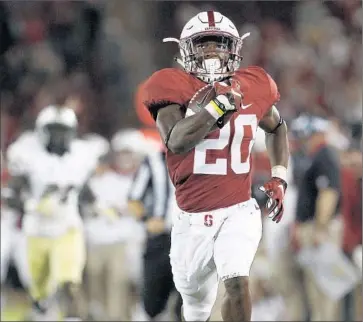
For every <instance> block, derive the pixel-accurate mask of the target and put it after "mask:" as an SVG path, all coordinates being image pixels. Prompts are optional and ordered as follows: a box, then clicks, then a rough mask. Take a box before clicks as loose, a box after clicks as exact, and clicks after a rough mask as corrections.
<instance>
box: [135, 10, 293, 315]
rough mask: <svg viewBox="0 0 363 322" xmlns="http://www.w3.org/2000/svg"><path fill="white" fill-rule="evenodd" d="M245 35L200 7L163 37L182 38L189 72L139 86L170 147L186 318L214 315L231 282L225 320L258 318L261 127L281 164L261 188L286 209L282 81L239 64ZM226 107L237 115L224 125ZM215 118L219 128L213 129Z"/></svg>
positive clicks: (178, 276) (276, 210)
mask: <svg viewBox="0 0 363 322" xmlns="http://www.w3.org/2000/svg"><path fill="white" fill-rule="evenodd" d="M246 36H247V35H244V36H242V37H240V36H239V34H238V31H237V29H236V27H235V26H234V24H233V23H232V22H231V21H230V20H229V19H228V18H227V17H225V16H223V15H222V14H220V13H218V12H212V11H210V12H202V13H199V14H198V15H196V16H195V17H193V18H192V19H190V20H189V21H188V22H187V24H186V25H185V27H184V28H183V31H182V33H181V37H180V40H178V39H175V38H167V39H165V40H164V41H168V40H169V41H170V40H171V41H176V42H178V44H179V49H180V53H181V59H178V61H179V62H180V63H181V65H182V66H183V69H176V68H167V69H162V70H160V71H157V72H156V73H154V74H153V75H152V76H151V77H150V78H149V79H147V80H146V81H145V82H144V83H143V84H142V86H141V88H140V95H141V98H142V102H144V104H145V106H146V107H147V108H148V110H149V111H150V113H151V115H152V116H153V117H154V119H155V120H156V124H157V127H158V129H159V132H160V134H161V136H162V138H163V140H164V143H165V145H166V147H167V158H166V159H167V165H168V170H169V175H170V178H171V180H172V182H173V184H174V185H175V188H176V198H177V203H178V207H179V208H180V209H179V210H180V211H179V212H178V213H177V214H176V215H175V218H174V222H173V230H172V246H171V250H170V259H171V264H172V269H173V275H174V281H175V285H176V287H177V289H178V291H179V292H180V294H181V296H182V298H183V312H182V313H183V317H184V319H185V320H186V321H207V320H208V319H209V317H210V313H211V309H212V307H213V304H214V302H215V299H216V294H217V287H218V282H219V279H222V280H223V281H224V284H225V287H226V296H225V301H224V303H223V306H222V317H223V319H224V320H225V321H250V319H251V300H250V293H249V285H248V276H249V271H250V267H251V265H252V262H253V259H254V256H255V253H256V250H257V247H258V244H259V241H260V239H261V234H262V227H261V214H260V210H259V208H258V206H257V203H256V201H255V200H254V199H252V198H251V177H250V152H251V149H252V146H253V143H254V139H255V134H256V129H257V127H258V126H260V127H261V128H262V129H263V130H264V131H265V132H266V133H267V135H266V145H267V150H268V154H269V158H270V163H271V166H272V169H271V175H272V177H271V179H270V180H269V181H268V182H267V183H266V184H265V185H264V186H263V187H261V189H262V190H263V191H265V192H266V194H267V195H268V197H269V201H268V202H267V208H266V211H267V212H268V214H269V216H270V217H271V218H272V220H274V221H276V222H279V221H280V219H281V217H282V215H283V199H284V193H285V190H286V187H287V183H286V172H287V171H286V170H287V164H288V158H289V148H288V139H287V128H286V124H285V122H284V121H283V119H282V118H281V117H280V115H279V112H278V110H277V109H276V107H275V106H274V104H275V103H276V102H277V101H278V99H279V93H278V90H277V86H276V84H275V82H274V80H273V79H272V78H271V77H270V76H269V75H268V74H267V73H266V72H265V71H264V70H263V69H261V68H259V67H255V66H253V67H248V68H245V69H243V68H241V69H240V67H239V66H240V62H241V60H242V56H241V49H242V42H243V39H244V38H245V37H246ZM207 84H210V88H211V89H212V88H213V89H214V90H215V95H214V96H215V97H214V98H212V99H211V100H210V101H209V102H208V101H207V102H205V103H203V104H201V109H200V111H199V112H196V113H188V114H187V116H186V110H187V109H188V104H189V102H190V100H191V98H192V97H193V96H194V94H195V93H196V92H198V91H199V90H200V89H201V88H202V87H205V86H206V85H207ZM241 97H242V100H241V99H240V98H241ZM226 113H228V114H227V115H229V116H230V115H231V113H233V114H232V116H231V117H230V118H229V120H224V121H223V119H224V115H225V114H226ZM190 114H192V115H190ZM188 115H190V116H188ZM216 123H217V124H218V125H219V129H218V128H217V129H216V130H212V129H215V124H216Z"/></svg>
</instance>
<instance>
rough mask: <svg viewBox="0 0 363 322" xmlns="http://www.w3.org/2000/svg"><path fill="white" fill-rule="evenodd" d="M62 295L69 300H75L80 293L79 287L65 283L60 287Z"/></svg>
mask: <svg viewBox="0 0 363 322" xmlns="http://www.w3.org/2000/svg"><path fill="white" fill-rule="evenodd" d="M62 290H63V292H64V294H65V295H66V296H68V297H70V298H76V297H78V295H79V292H80V285H79V284H76V283H72V282H66V283H64V284H63V285H62Z"/></svg>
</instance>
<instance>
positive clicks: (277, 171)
mask: <svg viewBox="0 0 363 322" xmlns="http://www.w3.org/2000/svg"><path fill="white" fill-rule="evenodd" d="M271 177H277V178H280V179H282V180H284V181H285V182H287V169H286V168H285V167H284V166H282V165H275V166H274V167H272V169H271Z"/></svg>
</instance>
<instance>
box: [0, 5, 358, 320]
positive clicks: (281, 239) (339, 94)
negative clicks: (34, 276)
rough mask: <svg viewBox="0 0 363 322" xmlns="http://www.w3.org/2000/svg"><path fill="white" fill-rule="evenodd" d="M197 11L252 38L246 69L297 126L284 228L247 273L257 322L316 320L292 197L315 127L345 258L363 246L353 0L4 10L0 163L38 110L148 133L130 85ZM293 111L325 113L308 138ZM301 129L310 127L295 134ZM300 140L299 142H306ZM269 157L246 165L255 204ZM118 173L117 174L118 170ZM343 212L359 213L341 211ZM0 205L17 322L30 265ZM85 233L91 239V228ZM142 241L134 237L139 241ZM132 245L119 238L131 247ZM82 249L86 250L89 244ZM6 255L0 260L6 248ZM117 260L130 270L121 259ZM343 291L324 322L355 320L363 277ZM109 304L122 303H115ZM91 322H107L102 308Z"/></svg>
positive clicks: (112, 130) (82, 123)
mask: <svg viewBox="0 0 363 322" xmlns="http://www.w3.org/2000/svg"><path fill="white" fill-rule="evenodd" d="M206 10H215V11H219V12H221V13H222V14H224V15H226V16H227V17H229V18H230V19H231V20H232V21H233V22H234V23H235V24H236V26H237V27H238V29H239V31H240V34H243V33H244V32H251V36H250V37H249V38H247V40H246V41H245V42H244V51H243V55H244V60H243V62H242V65H243V66H248V65H258V66H261V67H263V68H265V69H266V70H267V71H268V73H269V74H270V75H271V76H272V77H273V78H274V80H275V81H276V83H277V85H278V87H279V91H280V93H281V100H280V102H279V103H278V108H279V110H280V111H281V114H282V116H283V117H284V119H285V120H286V122H287V124H288V126H289V127H290V128H291V129H297V130H296V131H291V137H290V143H291V152H292V161H291V167H290V170H291V173H290V176H291V178H290V182H289V189H288V191H289V193H288V195H287V200H286V210H285V212H286V215H285V218H284V221H283V223H282V224H280V225H279V226H272V225H270V223H269V222H266V225H265V229H264V237H263V241H262V243H261V247H260V250H259V254H258V256H257V259H256V261H255V263H254V267H253V269H252V273H251V274H252V277H254V281H255V282H254V288H253V305H254V313H253V314H254V317H253V318H254V320H259V321H261V320H265V321H274V320H276V321H277V320H278V321H281V320H296V321H299V320H300V321H301V320H309V319H310V320H312V313H311V312H312V310H313V308H312V307H311V305H310V304H309V301H308V300H307V297H308V296H307V294H306V293H307V290H306V285H304V281H303V272H304V269H306V267H305V266H304V267H303V265H302V264H301V263H300V262H299V261H298V260H297V258H298V256H297V253H298V250H299V247H298V246H297V245H296V236H295V235H294V234H295V233H294V231H295V227H296V225H297V222H296V218H295V213H296V211H297V210H296V208H297V205H299V204H298V202H297V200H298V196H299V193H301V191H300V189H304V188H303V187H302V185H301V182H303V181H304V175H305V174H306V171H307V169H308V168H309V166H310V163H311V162H312V159H313V156H311V155H310V154H309V153H307V152H306V148H305V143H306V142H305V141H306V140H309V139H310V137H311V136H313V135H314V133H316V132H317V131H318V132H324V135H325V140H326V142H327V144H329V145H330V146H331V147H332V149H334V151H335V152H336V154H337V156H338V157H339V162H340V169H339V171H340V172H339V173H340V178H341V182H342V184H341V185H340V186H339V193H340V194H341V202H340V208H339V211H338V216H337V218H338V219H339V220H340V228H339V229H340V231H341V233H340V235H339V237H340V238H339V240H340V242H339V245H340V246H339V247H341V249H342V252H343V253H344V255H345V256H346V258H347V259H348V260H349V261H350V262H351V263H353V262H354V259H353V257H354V256H353V253H354V251H355V250H357V249H358V248H357V247H359V245H360V247H361V244H362V234H361V229H360V227H361V220H362V210H361V196H362V191H361V189H362V185H361V182H362V181H361V176H362V173H361V171H362V169H361V168H362V155H361V134H362V57H363V53H362V43H361V40H362V13H363V11H362V2H361V1H358V0H357V1H355V0H340V1H325V2H320V1H280V2H277V1H276V2H270V1H233V2H232V1H231V2H227V1H219V2H218V1H210V2H205V1H201V2H199V1H178V2H174V1H155V2H151V1H112V0H110V1H102V2H101V1H2V2H0V42H1V44H0V68H1V69H0V75H1V77H0V81H1V86H0V91H1V93H0V94H1V95H0V106H1V151H2V157H3V156H5V155H6V150H7V148H8V146H9V145H10V144H11V143H12V142H14V140H16V138H18V137H19V136H20V135H21V134H22V133H23V132H24V131H27V130H31V129H32V128H33V126H34V120H35V118H36V116H37V114H38V113H39V111H40V110H41V109H43V108H44V107H46V106H47V105H51V104H55V105H61V106H63V105H65V106H68V107H70V108H72V109H74V111H75V112H76V114H77V116H78V119H79V129H78V132H79V136H80V137H86V136H87V135H88V137H89V135H90V134H92V135H94V137H97V138H99V139H102V140H107V141H108V142H110V140H111V139H112V138H113V137H114V135H115V134H116V133H118V132H119V131H122V130H123V129H130V128H133V129H136V130H139V129H142V130H143V131H144V132H143V133H145V129H147V130H150V131H151V132H152V131H153V129H154V124H153V122H152V121H151V119H150V117H149V116H148V114H147V111H146V110H145V109H144V107H143V105H142V102H140V101H139V100H138V92H137V90H138V86H139V85H140V83H141V82H143V81H144V80H145V79H146V78H147V77H148V76H150V75H151V74H152V73H153V72H154V71H156V70H158V69H161V68H165V67H170V66H174V67H176V65H175V62H174V57H175V56H176V55H177V52H178V50H177V48H176V46H174V45H170V44H163V43H162V39H163V38H164V37H179V35H180V32H181V29H182V28H183V26H184V24H185V23H186V22H187V21H188V20H189V19H190V18H191V17H192V16H194V15H195V14H196V13H198V12H200V11H206ZM301 115H305V116H308V117H320V118H322V119H324V120H326V121H327V122H328V124H329V126H327V127H326V128H325V127H324V129H318V130H315V132H314V131H310V132H309V130H308V129H307V128H306V127H307V125H301V124H300V123H301V122H300V123H299V120H301ZM299 117H300V119H299ZM302 123H303V122H302ZM308 123H309V122H308ZM304 124H305V123H304ZM301 126H303V127H304V126H305V128H304V129H303V131H301ZM299 129H300V130H299ZM301 132H304V133H305V135H304V136H303V137H302V136H301ZM306 133H307V134H306ZM262 139H263V138H262ZM262 141H263V140H262ZM138 153H140V152H138ZM147 153H148V152H147V151H145V155H146V154H147ZM266 157H267V156H266V151H265V149H264V145H263V143H261V142H260V139H258V140H257V142H256V146H255V149H254V154H253V156H252V158H253V161H254V168H253V173H254V188H253V191H254V195H255V197H256V198H257V199H258V200H259V201H260V202H261V203H262V202H263V197H262V196H260V195H259V194H258V192H256V189H255V187H257V186H258V185H259V184H260V183H262V182H263V181H264V180H265V179H266V178H268V176H269V164H268V161H266ZM1 162H2V188H4V187H5V188H6V184H7V181H8V180H9V176H8V175H7V173H6V158H4V159H3V158H2V161H1ZM106 163H107V162H106ZM114 172H115V174H116V175H117V174H118V173H117V170H114ZM120 175H121V174H120ZM122 175H124V174H122ZM130 176H132V175H131V174H130ZM344 187H345V188H344ZM347 187H348V188H347ZM121 189H123V190H126V189H127V188H126V186H125V187H124V188H122V187H121ZM125 196H127V193H126V192H125V191H122V193H120V199H122V198H124V199H125V198H126V197H125ZM126 202H127V200H126V199H125V203H126ZM345 203H346V204H345ZM352 204H354V207H348V206H347V205H352ZM1 205H2V209H1V210H2V211H1V212H2V215H1V225H2V227H1V228H2V232H3V229H6V230H9V231H10V230H11V231H12V237H11V238H10V239H8V240H10V241H4V240H3V237H2V243H3V242H9V243H10V244H11V247H10V246H9V247H8V248H9V249H10V251H9V252H10V253H11V255H9V256H8V258H9V261H10V262H9V264H10V265H9V266H7V267H6V276H5V277H4V278H2V315H3V320H21V319H23V318H24V317H25V316H26V312H27V309H28V308H29V302H28V297H27V295H26V290H25V289H26V285H27V281H26V279H27V278H28V277H27V273H26V270H27V268H26V263H25V262H26V260H25V259H24V258H20V259H19V257H24V256H25V255H24V247H25V246H24V242H21V240H22V237H21V236H22V228H21V217H22V214H21V213H15V214H14V213H13V212H11V211H7V212H9V213H11V216H15V217H16V218H17V219H16V220H12V219H11V220H10V222H11V224H9V225H8V224H7V226H6V227H5V224H4V222H5V221H6V223H8V222H9V219H8V217H9V215H4V213H5V212H6V210H5V209H6V205H4V203H3V202H2V204H1ZM300 207H302V206H301V205H300ZM124 215H125V214H124ZM11 216H10V217H11ZM18 218H20V219H19V220H18ZM19 222H20V223H19ZM138 225H139V226H140V227H139V226H138V228H137V229H139V228H140V229H141V230H142V229H145V227H144V225H143V223H142V222H138ZM3 227H5V228H3ZM357 227H359V229H357ZM90 231H91V233H90V234H98V232H97V231H95V230H94V229H92V230H90ZM2 235H3V234H2ZM142 236H143V234H142V233H140V240H142V238H143V237H142ZM352 236H354V238H352ZM93 237H94V236H89V235H87V241H88V243H87V244H88V245H93V243H96V244H97V240H98V239H97V238H93ZM127 238H128V237H127ZM127 238H126V237H125V238H124V239H125V240H126V241H125V242H129V239H127ZM94 240H96V241H94ZM140 243H142V242H140V241H139V240H138V241H136V242H135V240H133V241H132V243H131V244H132V245H134V246H133V247H135V248H134V249H135V250H134V251H133V248H132V247H131V250H130V252H131V253H135V254H138V255H137V256H140V257H141V256H142V246H140ZM10 244H9V245H10ZM136 249H137V250H136ZM140 249H141V250H140ZM360 249H361V248H360ZM2 250H3V245H2ZM89 252H90V254H91V253H92V246H89ZM1 255H2V256H1V257H2V259H3V251H2V254H1ZM115 256H117V253H115ZM282 259H283V260H282ZM94 260H95V259H94V258H93V259H92V263H93V261H94ZM140 261H141V260H140ZM358 261H359V260H358ZM360 261H361V250H360ZM3 263H5V260H2V261H1V264H2V265H3ZM277 263H279V264H281V263H284V265H280V266H279V265H277ZM88 264H89V263H88V262H87V265H88ZM6 265H7V264H6ZM119 265H120V266H122V265H126V264H125V263H124V262H122V261H121V260H120V263H119ZM353 265H355V266H357V265H358V264H357V265H356V264H353ZM93 266H94V263H93ZM139 266H142V264H140V263H139V262H138V261H137V260H135V269H134V270H133V269H131V271H132V272H131V273H130V274H129V278H130V280H132V283H131V282H130V284H133V288H132V289H133V291H132V292H130V295H129V296H130V297H132V298H134V300H133V306H132V307H134V308H135V309H133V313H132V314H131V315H130V316H133V317H132V319H133V320H141V319H147V317H146V316H145V314H144V313H142V304H140V300H139V297H138V293H139V292H138V288H140V286H138V285H139V284H140V285H141V284H142V281H140V279H142V273H137V274H133V273H134V271H137V270H139ZM282 266H283V267H282ZM4 269H5V268H4ZM360 269H361V268H360ZM2 270H3V268H2ZM357 270H358V272H359V268H357ZM90 271H91V272H90ZM92 274H95V273H94V271H93V272H92V268H90V267H87V266H86V269H85V278H84V297H85V299H86V302H87V303H88V304H87V305H88V306H87V307H88V311H89V312H88V313H89V315H90V316H92V314H93V316H97V313H94V312H93V311H95V310H96V309H95V308H96V307H97V308H99V307H101V308H99V310H98V312H99V311H102V310H103V311H105V310H106V311H107V309H106V308H105V307H102V305H101V303H96V302H97V299H94V298H92V296H90V295H89V294H88V293H89V292H90V291H89V288H87V283H88V282H89V280H90V276H93V275H92ZM359 274H361V271H360V272H359ZM132 275H133V276H132ZM97 276H98V275H97ZM97 278H98V277H97ZM281 280H283V282H281ZM360 281H361V279H360ZM285 284H286V285H285ZM356 288H357V289H358V291H357V290H356ZM343 293H344V294H343ZM343 293H342V295H341V296H340V297H339V299H338V300H339V301H338V302H336V303H339V306H337V307H338V311H337V313H335V316H334V318H333V320H346V321H349V320H350V321H351V320H353V319H354V320H355V321H358V320H362V298H361V297H359V294H360V295H361V294H362V286H361V282H360V285H359V283H355V284H354V285H353V286H352V287H351V288H350V289H349V290H348V291H346V292H343ZM115 294H118V293H117V292H116V293H115ZM112 296H116V295H112ZM116 301H120V302H125V301H127V300H126V299H125V298H123V297H121V298H116ZM289 301H290V302H291V301H293V303H290V302H289ZM106 306H107V305H106ZM91 311H92V312H91ZM103 311H102V312H103ZM291 311H292V312H291ZM135 312H136V313H135ZM99 314H100V315H102V316H104V317H105V316H107V314H111V313H109V312H108V313H99ZM106 319H107V318H106ZM169 319H170V318H169ZM96 320H97V319H96ZM98 320H99V319H98ZM115 320H117V317H116V318H115Z"/></svg>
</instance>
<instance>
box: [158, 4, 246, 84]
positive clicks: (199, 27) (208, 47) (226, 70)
mask: <svg viewBox="0 0 363 322" xmlns="http://www.w3.org/2000/svg"><path fill="white" fill-rule="evenodd" d="M249 35H250V33H246V34H244V35H243V36H242V37H240V35H239V33H238V31H237V28H236V26H235V25H234V24H233V22H232V21H231V20H230V19H228V18H227V17H225V16H223V15H222V14H220V13H219V12H214V11H208V12H201V13H199V14H197V15H196V16H194V17H193V18H191V19H190V20H189V21H188V22H187V23H186V25H185V26H184V28H183V30H182V32H181V35H180V40H178V39H176V38H165V39H164V40H163V41H164V42H169V41H174V42H177V43H178V44H179V49H180V54H181V59H179V58H177V59H176V60H177V61H178V62H179V63H180V64H181V65H182V66H183V68H184V69H185V71H186V72H188V73H190V74H193V75H195V76H196V77H198V78H200V79H201V80H203V81H204V82H207V83H211V82H214V81H220V80H222V79H224V78H227V77H229V76H231V75H233V73H234V72H235V71H236V70H237V69H238V68H239V66H240V63H241V60H242V55H241V50H242V44H243V39H245V38H246V37H248V36H249Z"/></svg>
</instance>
